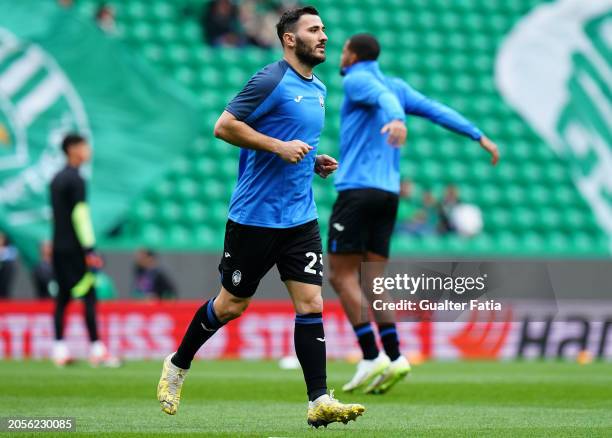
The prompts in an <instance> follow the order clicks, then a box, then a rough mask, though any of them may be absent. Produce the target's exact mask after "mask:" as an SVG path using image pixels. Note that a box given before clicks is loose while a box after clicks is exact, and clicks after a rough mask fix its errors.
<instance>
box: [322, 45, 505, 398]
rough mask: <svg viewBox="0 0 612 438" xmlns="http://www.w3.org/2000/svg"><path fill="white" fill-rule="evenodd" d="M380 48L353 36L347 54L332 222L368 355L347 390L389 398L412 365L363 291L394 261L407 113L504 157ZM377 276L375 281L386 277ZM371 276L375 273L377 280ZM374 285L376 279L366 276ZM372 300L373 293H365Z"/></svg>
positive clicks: (332, 240)
mask: <svg viewBox="0 0 612 438" xmlns="http://www.w3.org/2000/svg"><path fill="white" fill-rule="evenodd" d="M379 54H380V46H379V44H378V41H377V40H376V38H375V37H374V36H372V35H369V34H357V35H354V36H353V37H351V38H350V39H349V40H348V41H347V42H346V43H345V45H344V49H343V51H342V60H341V67H342V74H343V76H344V84H343V85H344V93H345V97H344V102H343V104H342V111H341V123H340V167H339V170H338V172H337V173H336V179H335V186H336V189H337V190H338V192H339V195H338V198H337V200H336V202H335V204H334V207H333V211H332V215H331V218H330V221H329V240H328V251H329V261H330V282H331V284H332V286H333V287H334V289H335V291H336V293H337V294H338V296H339V297H340V300H341V302H342V305H343V308H344V310H345V313H346V315H347V317H348V318H349V320H350V322H351V324H352V325H353V328H354V330H355V334H356V336H357V338H358V341H359V344H360V346H361V349H362V352H363V360H362V361H361V362H360V363H359V364H358V366H357V372H356V374H355V375H354V377H353V379H352V380H351V381H350V382H348V383H347V384H346V385H344V387H343V389H344V390H345V391H352V390H354V389H356V388H359V387H365V392H375V393H383V392H385V391H387V390H388V389H389V388H391V387H392V386H393V385H394V384H395V383H396V382H398V381H399V380H400V379H401V378H403V377H404V376H405V375H406V374H407V373H408V372H409V371H410V365H409V363H408V361H407V360H406V358H405V357H404V356H402V355H401V354H400V351H399V338H398V336H397V331H396V327H395V322H394V321H395V320H394V317H393V315H392V314H388V313H382V312H376V315H375V318H376V320H377V323H378V334H379V336H380V338H381V342H382V344H383V346H384V350H385V352H380V353H379V351H378V347H377V345H376V340H375V337H374V332H373V330H372V326H371V324H370V321H369V318H368V317H367V315H368V312H367V307H369V306H364V304H365V303H367V302H368V296H366V297H365V298H366V299H364V298H363V297H364V292H363V291H362V289H361V287H360V264H361V262H380V263H378V264H377V265H376V267H377V268H378V270H379V271H380V272H379V273H380V274H381V275H382V272H383V270H384V265H385V263H386V261H387V260H388V257H389V244H390V239H391V234H392V232H393V228H394V226H395V218H396V215H397V208H398V201H399V197H398V193H399V188H400V166H399V161H400V150H399V147H401V146H402V145H403V144H404V142H405V140H406V133H407V131H406V125H405V117H406V114H412V115H416V116H419V117H425V118H427V119H429V120H431V121H432V122H434V123H436V124H438V125H441V126H443V127H445V128H447V129H450V130H451V131H454V132H456V133H458V134H461V135H464V136H467V137H469V138H471V139H472V140H474V141H477V142H479V143H480V146H482V147H483V148H484V149H485V150H486V151H487V152H489V153H490V154H491V155H492V163H493V164H496V163H497V161H498V159H499V153H498V150H497V146H496V145H495V144H494V143H493V142H491V141H490V140H489V139H488V138H487V137H485V136H484V135H483V134H482V132H480V130H479V129H478V128H476V127H475V126H474V125H473V124H472V123H470V122H469V121H468V120H466V119H465V118H464V117H462V116H461V115H460V114H458V113H457V112H456V111H454V110H452V109H451V108H449V107H447V106H445V105H442V104H440V103H438V102H435V101H433V100H431V99H429V98H427V97H425V96H423V95H422V94H421V93H419V92H418V91H416V90H414V89H413V88H412V87H410V86H409V85H408V84H407V83H406V82H404V81H403V80H401V79H399V78H391V77H387V76H385V75H384V74H383V73H382V72H381V70H380V68H379V66H378V62H377V61H376V60H377V59H378V55H379ZM369 271H371V272H370V274H371V275H372V276H377V275H378V274H377V273H376V272H374V270H369ZM370 274H369V275H370ZM366 281H368V279H366ZM365 295H369V296H371V294H367V293H366V294H365Z"/></svg>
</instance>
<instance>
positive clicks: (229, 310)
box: [217, 300, 249, 322]
mask: <svg viewBox="0 0 612 438" xmlns="http://www.w3.org/2000/svg"><path fill="white" fill-rule="evenodd" d="M248 306H249V302H248V300H231V301H227V302H225V303H224V304H223V306H222V307H221V308H220V309H219V311H218V313H219V314H218V315H217V316H218V318H219V319H220V320H221V321H224V322H227V321H230V320H232V319H236V318H238V317H239V316H240V315H242V313H243V312H244V311H245V310H246V308H247V307H248Z"/></svg>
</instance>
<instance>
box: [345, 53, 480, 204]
mask: <svg viewBox="0 0 612 438" xmlns="http://www.w3.org/2000/svg"><path fill="white" fill-rule="evenodd" d="M343 73H344V75H345V77H344V101H343V103H342V111H341V114H340V166H339V168H338V171H337V172H336V177H335V186H336V189H337V190H338V191H343V190H349V189H363V188H373V189H380V190H385V191H388V192H392V193H399V188H400V163H399V161H400V150H399V149H398V148H395V147H393V146H391V145H389V144H388V143H387V135H386V134H385V135H383V134H381V133H380V130H381V129H382V127H383V126H384V125H385V124H387V123H389V122H390V121H392V120H405V115H406V114H413V115H415V116H419V117H425V118H427V119H429V120H431V121H432V122H434V123H437V124H438V125H441V126H443V127H445V128H447V129H450V130H451V131H454V132H457V133H459V134H462V135H465V136H467V137H470V138H471V139H473V140H480V138H481V137H482V133H481V132H480V130H479V129H478V128H477V127H476V126H474V125H473V124H472V123H470V122H469V121H468V120H467V119H465V118H464V117H463V116H461V115H460V114H459V113H457V112H456V111H455V110H453V109H451V108H449V107H447V106H446V105H443V104H441V103H439V102H436V101H434V100H432V99H428V98H427V97H425V96H423V95H422V94H421V93H419V92H418V91H416V90H415V89H413V88H412V87H410V85H408V84H407V83H406V82H404V81H403V80H402V79H399V78H391V77H387V76H385V75H383V73H382V72H381V71H380V68H379V67H378V62H376V61H361V62H358V63H356V64H353V65H352V66H350V67H347V68H345V69H344V70H343Z"/></svg>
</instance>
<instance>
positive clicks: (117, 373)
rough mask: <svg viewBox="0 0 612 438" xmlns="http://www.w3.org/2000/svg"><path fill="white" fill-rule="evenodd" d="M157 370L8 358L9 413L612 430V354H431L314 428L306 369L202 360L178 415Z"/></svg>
mask: <svg viewBox="0 0 612 438" xmlns="http://www.w3.org/2000/svg"><path fill="white" fill-rule="evenodd" d="M353 369H354V368H353V366H352V365H349V364H346V363H339V362H332V363H330V364H329V366H328V375H329V384H330V387H332V388H334V387H335V388H340V387H341V386H342V384H343V383H344V382H345V381H346V380H347V379H348V378H349V377H350V376H351V373H352V371H353ZM160 370H161V361H147V362H144V361H138V362H128V363H127V364H126V365H125V366H124V367H123V368H120V369H92V368H90V367H89V366H88V365H87V364H86V363H80V364H76V365H74V366H71V367H69V368H66V369H57V368H55V367H53V365H51V364H50V363H49V362H36V361H25V362H11V361H4V362H2V361H0V388H1V390H2V394H1V396H0V409H1V411H0V412H1V414H0V416H3V417H7V416H23V415H31V416H70V417H75V418H76V424H77V432H76V433H74V432H72V433H66V436H72V437H74V436H79V435H89V436H102V435H111V434H113V435H116V436H143V437H145V436H146V437H152V436H163V435H167V434H176V435H177V436H179V435H196V434H197V435H200V436H231V437H236V436H260V437H270V436H274V437H316V436H321V437H328V438H330V437H341V436H350V437H351V438H353V437H368V438H371V437H376V436H383V437H386V438H388V437H396V436H397V437H406V436H437V437H449V436H466V437H476V436H508V437H516V436H530V437H531V436H548V437H550V436H555V437H559V436H589V437H591V436H612V364H610V363H594V364H591V365H587V366H579V365H577V364H574V363H561V362H506V363H504V362H502V363H493V362H489V363H487V362H432V363H426V364H424V365H421V366H419V367H416V368H415V369H414V370H413V373H412V375H410V376H409V377H408V380H407V381H405V382H402V383H400V384H399V385H398V386H397V387H395V388H394V389H393V390H392V391H391V392H390V393H388V394H386V395H384V396H365V395H362V394H354V395H346V394H343V393H342V392H341V391H340V390H338V391H336V395H337V397H338V398H339V399H340V400H342V401H350V402H359V403H363V404H364V405H365V406H366V409H367V411H366V413H365V415H364V416H363V417H360V418H359V419H358V420H357V422H351V423H349V424H347V425H343V424H332V425H330V426H329V427H328V428H327V429H324V428H319V429H317V430H315V429H310V428H309V427H308V426H307V425H306V402H305V394H304V392H305V390H304V384H303V381H302V377H301V371H300V370H294V371H286V370H280V369H279V368H278V366H277V363H276V362H256V361H253V362H251V361H216V362H204V361H200V362H196V363H194V365H193V367H192V370H191V371H190V373H189V374H188V375H187V379H186V382H185V386H184V387H183V399H182V403H181V407H180V410H179V412H178V414H177V415H176V416H174V417H171V416H168V415H165V414H163V413H162V412H161V411H160V409H159V406H158V403H157V400H156V398H155V391H156V385H157V380H158V378H159V373H160ZM15 435H16V436H21V437H23V436H27V435H26V434H24V433H19V434H15ZM2 436H7V434H6V433H0V438H1V437H2ZM39 436H51V434H43V435H39Z"/></svg>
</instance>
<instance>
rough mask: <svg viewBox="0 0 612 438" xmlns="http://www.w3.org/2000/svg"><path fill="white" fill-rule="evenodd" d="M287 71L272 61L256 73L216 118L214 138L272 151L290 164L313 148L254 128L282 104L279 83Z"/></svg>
mask: <svg viewBox="0 0 612 438" xmlns="http://www.w3.org/2000/svg"><path fill="white" fill-rule="evenodd" d="M284 74H285V70H283V69H282V68H280V66H279V64H271V65H269V66H267V67H266V68H264V69H262V70H260V71H259V72H257V73H256V74H255V75H253V77H251V79H249V82H247V84H246V85H245V86H244V88H243V89H242V90H241V91H240V93H238V94H237V95H236V97H234V98H233V99H232V101H231V102H230V103H228V104H227V106H226V107H225V111H223V113H222V114H221V116H220V117H219V120H217V123H216V124H215V130H214V134H215V137H217V138H220V139H222V140H225V141H226V142H228V143H230V144H233V145H234V146H238V147H241V148H247V149H254V150H256V151H265V152H271V153H273V154H276V155H278V156H279V157H280V158H282V159H283V160H284V161H287V162H289V163H294V164H295V163H298V162H300V161H301V160H302V159H303V158H304V157H305V156H306V154H307V153H308V152H309V151H310V150H311V149H312V147H310V146H309V145H307V144H306V143H304V142H303V141H300V140H291V141H282V140H279V139H277V138H272V137H270V136H267V135H264V134H262V133H260V132H257V130H255V129H254V128H253V127H252V125H253V124H255V123H256V122H257V120H258V119H259V118H261V117H262V116H264V115H266V114H268V113H269V112H270V111H271V110H272V109H273V108H274V107H276V106H277V105H278V104H279V103H280V100H279V97H278V95H279V92H278V88H279V87H278V86H279V84H280V82H281V81H282V79H283V76H284Z"/></svg>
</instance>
